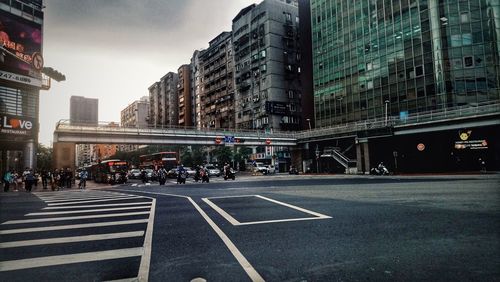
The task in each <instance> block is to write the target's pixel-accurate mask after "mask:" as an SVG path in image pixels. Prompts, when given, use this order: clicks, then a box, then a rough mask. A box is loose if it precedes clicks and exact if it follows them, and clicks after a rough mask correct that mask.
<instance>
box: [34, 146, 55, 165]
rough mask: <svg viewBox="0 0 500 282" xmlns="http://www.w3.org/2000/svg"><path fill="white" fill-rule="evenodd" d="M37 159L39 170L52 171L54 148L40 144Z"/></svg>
mask: <svg viewBox="0 0 500 282" xmlns="http://www.w3.org/2000/svg"><path fill="white" fill-rule="evenodd" d="M36 157H37V160H36V163H37V169H38V170H52V147H45V146H44V145H42V144H40V143H39V144H38V148H37V153H36Z"/></svg>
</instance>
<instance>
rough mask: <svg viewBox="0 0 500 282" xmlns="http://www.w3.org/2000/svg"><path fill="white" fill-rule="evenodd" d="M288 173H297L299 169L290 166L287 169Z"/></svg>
mask: <svg viewBox="0 0 500 282" xmlns="http://www.w3.org/2000/svg"><path fill="white" fill-rule="evenodd" d="M288 173H289V174H295V175H298V174H299V171H298V170H297V169H296V168H295V167H294V166H292V167H290V170H289V171H288Z"/></svg>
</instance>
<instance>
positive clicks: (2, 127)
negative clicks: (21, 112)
mask: <svg viewBox="0 0 500 282" xmlns="http://www.w3.org/2000/svg"><path fill="white" fill-rule="evenodd" d="M34 127H35V126H34V123H33V121H32V120H30V119H26V118H23V117H16V116H10V115H3V116H0V133H2V134H8V135H24V136H29V135H31V133H32V130H33V128H34Z"/></svg>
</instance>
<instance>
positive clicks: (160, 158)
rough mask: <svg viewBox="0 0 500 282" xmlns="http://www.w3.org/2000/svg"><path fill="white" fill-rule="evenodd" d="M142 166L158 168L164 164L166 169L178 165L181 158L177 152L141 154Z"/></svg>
mask: <svg viewBox="0 0 500 282" xmlns="http://www.w3.org/2000/svg"><path fill="white" fill-rule="evenodd" d="M139 160H140V167H141V168H152V169H158V168H159V167H160V166H163V167H164V168H165V169H166V170H170V169H172V168H175V167H177V164H178V162H179V158H178V156H177V152H159V153H154V154H149V155H142V156H139Z"/></svg>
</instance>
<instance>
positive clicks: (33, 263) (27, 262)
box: [0, 248, 144, 272]
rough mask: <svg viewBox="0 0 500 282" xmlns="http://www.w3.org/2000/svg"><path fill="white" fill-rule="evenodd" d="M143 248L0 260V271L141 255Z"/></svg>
mask: <svg viewBox="0 0 500 282" xmlns="http://www.w3.org/2000/svg"><path fill="white" fill-rule="evenodd" d="M143 253H144V250H143V248H128V249H115V250H109V251H101V252H89V253H77V254H69V255H60V256H47V257H38V258H30V259H20V260H10V261H0V272H2V271H11V270H20V269H28V268H37V267H45V266H54V265H64V264H71V263H85V262H91V261H101V260H111V259H121V258H129V257H138V256H142V254H143Z"/></svg>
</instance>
